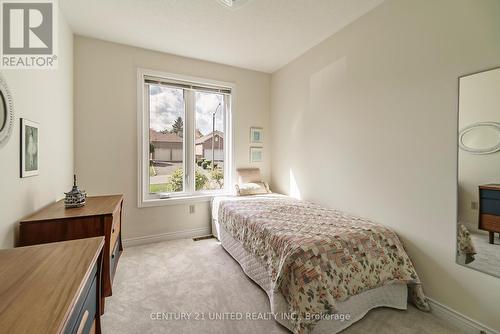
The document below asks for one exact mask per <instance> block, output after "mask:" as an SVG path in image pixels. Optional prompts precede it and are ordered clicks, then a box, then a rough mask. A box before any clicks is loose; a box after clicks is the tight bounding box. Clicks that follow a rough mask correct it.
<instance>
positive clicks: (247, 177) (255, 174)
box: [236, 168, 262, 184]
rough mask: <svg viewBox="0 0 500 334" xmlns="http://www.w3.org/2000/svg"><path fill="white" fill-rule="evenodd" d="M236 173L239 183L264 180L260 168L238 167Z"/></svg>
mask: <svg viewBox="0 0 500 334" xmlns="http://www.w3.org/2000/svg"><path fill="white" fill-rule="evenodd" d="M236 174H237V175H238V183H239V184H241V183H249V182H259V181H262V177H261V175H260V169H259V168H238V169H236Z"/></svg>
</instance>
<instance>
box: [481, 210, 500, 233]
mask: <svg viewBox="0 0 500 334" xmlns="http://www.w3.org/2000/svg"><path fill="white" fill-rule="evenodd" d="M479 228H480V229H482V230H486V231H491V232H498V233H500V216H492V215H484V214H483V215H481V217H480V220H479Z"/></svg>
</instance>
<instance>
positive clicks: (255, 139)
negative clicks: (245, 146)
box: [250, 128, 264, 144]
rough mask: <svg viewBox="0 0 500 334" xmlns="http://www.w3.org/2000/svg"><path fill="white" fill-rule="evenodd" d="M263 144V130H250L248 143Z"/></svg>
mask: <svg viewBox="0 0 500 334" xmlns="http://www.w3.org/2000/svg"><path fill="white" fill-rule="evenodd" d="M263 142H264V130H263V129H262V128H250V143H251V144H262V143H263Z"/></svg>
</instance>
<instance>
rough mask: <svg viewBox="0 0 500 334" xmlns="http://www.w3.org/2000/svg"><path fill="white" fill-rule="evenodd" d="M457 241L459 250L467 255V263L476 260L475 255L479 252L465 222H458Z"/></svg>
mask: <svg viewBox="0 0 500 334" xmlns="http://www.w3.org/2000/svg"><path fill="white" fill-rule="evenodd" d="M457 243H458V252H459V253H460V254H464V255H465V256H466V258H465V264H468V263H471V262H472V261H474V255H476V254H477V252H476V248H475V247H474V243H473V242H472V238H471V236H470V232H469V230H467V227H465V225H463V224H458V235H457Z"/></svg>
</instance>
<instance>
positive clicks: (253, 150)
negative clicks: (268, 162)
mask: <svg viewBox="0 0 500 334" xmlns="http://www.w3.org/2000/svg"><path fill="white" fill-rule="evenodd" d="M262 160H263V148H262V147H250V162H262Z"/></svg>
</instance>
